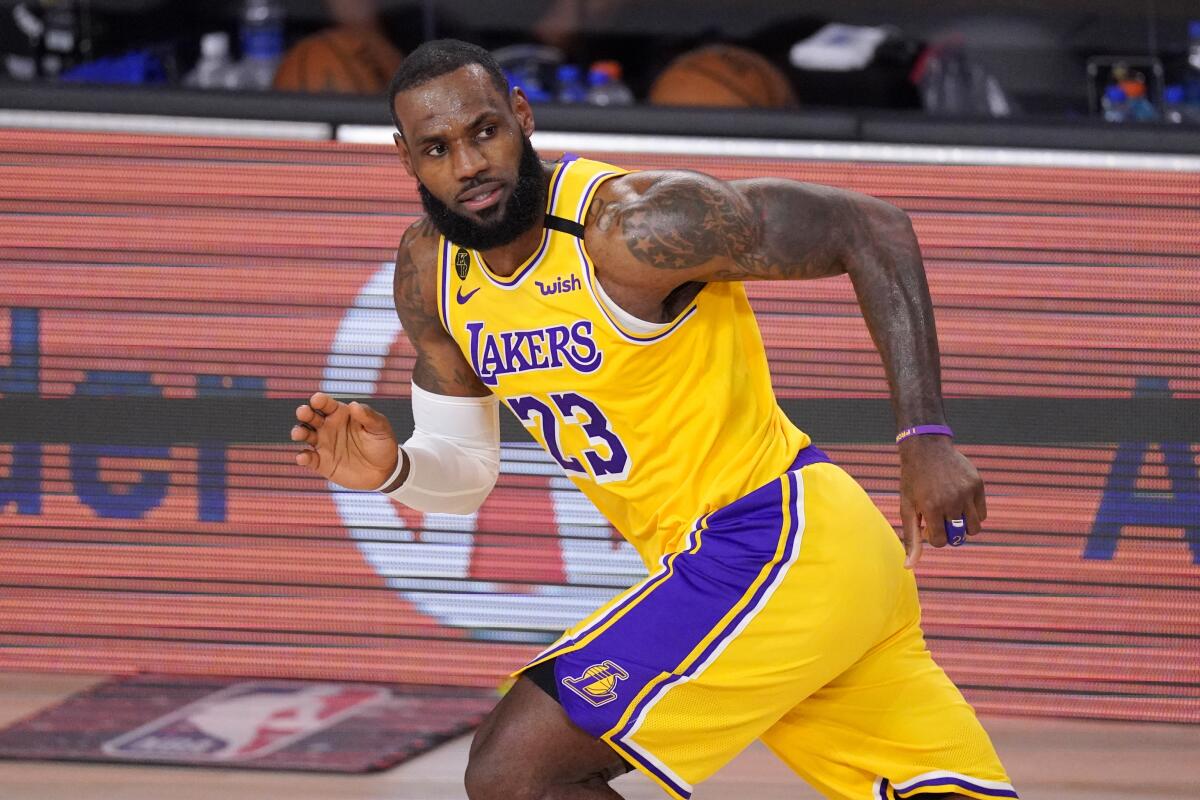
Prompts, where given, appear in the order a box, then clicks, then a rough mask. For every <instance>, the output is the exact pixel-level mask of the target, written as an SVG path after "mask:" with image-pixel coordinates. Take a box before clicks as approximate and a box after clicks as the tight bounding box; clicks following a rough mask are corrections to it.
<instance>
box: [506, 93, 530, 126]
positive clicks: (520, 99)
mask: <svg viewBox="0 0 1200 800" xmlns="http://www.w3.org/2000/svg"><path fill="white" fill-rule="evenodd" d="M508 103H509V106H510V107H511V108H512V112H513V116H515V117H516V118H517V124H518V125H520V126H521V130H522V131H523V132H524V133H525V135H526V136H532V135H533V127H534V126H533V106H531V105H530V104H529V98H528V97H526V96H525V92H524V91H523V90H522V89H521V87H520V86H514V87H513V88H512V90H511V91H510V92H509V95H508Z"/></svg>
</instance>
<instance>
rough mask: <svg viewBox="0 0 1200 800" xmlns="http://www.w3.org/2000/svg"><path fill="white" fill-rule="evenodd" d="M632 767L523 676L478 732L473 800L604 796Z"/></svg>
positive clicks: (470, 784) (471, 765) (598, 799)
mask: <svg viewBox="0 0 1200 800" xmlns="http://www.w3.org/2000/svg"><path fill="white" fill-rule="evenodd" d="M627 769H628V767H627V765H626V764H625V762H624V761H623V760H622V759H621V757H620V756H618V755H617V754H616V752H615V751H613V749H612V748H611V747H609V746H608V745H607V744H605V743H604V742H602V741H599V740H597V739H593V738H592V737H591V736H589V735H588V734H587V733H585V732H584V731H583V730H581V729H580V728H579V727H577V726H576V725H575V724H574V723H572V722H571V720H570V719H568V718H567V714H566V712H565V711H563V708H562V706H560V705H559V704H558V703H557V702H556V701H555V700H554V698H552V697H551V696H550V695H548V694H547V693H546V692H545V691H543V690H542V689H540V688H539V687H538V686H536V685H535V684H534V683H533V681H531V680H529V679H528V678H525V677H521V678H519V679H518V680H517V682H516V684H515V685H514V686H513V688H512V689H511V690H510V691H509V692H508V694H506V695H505V696H504V697H503V698H502V699H501V700H500V702H499V703H498V704H497V705H496V708H495V709H494V710H493V711H492V713H491V714H490V715H489V716H488V718H487V719H486V720H485V721H484V723H483V725H481V726H480V727H479V730H478V731H476V733H475V739H474V741H472V743H471V756H470V761H469V762H468V764H467V776H466V785H467V796H468V797H469V798H471V800H602V799H604V798H608V799H610V800H611V798H617V800H620V797H621V795H619V794H617V793H616V792H615V791H613V789H612V788H610V787H609V786H608V781H610V780H612V779H613V778H615V777H617V776H618V775H621V774H623V773H624V772H625V771H626V770H627Z"/></svg>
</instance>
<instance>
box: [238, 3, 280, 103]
mask: <svg viewBox="0 0 1200 800" xmlns="http://www.w3.org/2000/svg"><path fill="white" fill-rule="evenodd" d="M283 29H284V10H283V6H282V5H280V4H279V3H278V2H276V0H246V1H245V3H244V4H243V5H242V16H241V21H240V23H239V27H238V35H239V38H240V39H241V44H242V60H241V61H239V62H238V64H237V67H236V68H234V69H232V70H230V71H229V73H228V74H227V76H226V81H225V86H226V88H230V89H257V90H259V91H262V90H265V89H270V88H271V81H272V80H273V79H274V78H275V70H276V69H278V68H279V62H280V61H281V60H282V59H283Z"/></svg>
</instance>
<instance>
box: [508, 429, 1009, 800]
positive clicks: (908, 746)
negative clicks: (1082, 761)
mask: <svg viewBox="0 0 1200 800" xmlns="http://www.w3.org/2000/svg"><path fill="white" fill-rule="evenodd" d="M660 565H661V566H660V568H659V569H658V570H657V571H656V572H655V573H654V574H653V575H651V576H650V577H648V578H646V580H644V581H642V582H641V583H639V584H637V585H635V586H633V587H631V588H630V589H629V590H628V591H626V592H623V593H622V594H620V595H618V596H617V597H616V598H614V599H613V600H612V601H610V602H609V603H607V604H606V605H605V606H604V607H603V608H601V609H600V610H598V611H597V612H596V613H595V614H593V615H592V616H590V617H588V618H587V619H585V620H583V621H582V622H580V623H579V624H578V625H576V626H575V627H573V628H572V629H570V630H569V631H567V632H566V633H565V634H564V635H563V637H562V638H561V639H559V641H558V642H556V643H555V644H554V645H552V646H550V647H549V648H548V649H547V650H545V651H544V652H543V653H542V654H541V655H539V656H538V657H537V658H536V659H534V660H533V661H532V662H530V664H528V665H527V666H526V667H524V668H523V669H522V670H521V671H519V672H518V673H517V674H520V672H522V671H524V669H528V668H529V667H531V666H533V665H535V664H540V663H542V662H544V661H547V660H549V659H554V663H553V667H554V678H555V681H556V688H557V689H558V694H559V699H560V701H561V703H562V705H563V707H564V709H565V710H566V712H567V714H568V716H569V717H570V718H571V720H572V721H573V722H574V723H575V724H577V725H578V726H579V727H581V728H582V729H583V730H585V731H587V732H588V733H590V734H592V735H593V736H595V737H597V738H598V739H602V740H604V741H605V742H608V743H609V744H610V745H611V746H612V747H613V749H614V750H616V751H617V752H618V753H620V754H621V756H622V757H624V758H625V759H626V760H627V761H629V762H630V763H631V764H633V765H634V766H636V767H637V768H638V769H639V770H641V771H642V772H644V773H645V774H646V775H648V776H649V777H650V778H651V779H652V780H654V781H655V782H656V783H658V784H659V785H660V786H661V787H662V788H663V789H664V790H665V791H666V792H667V793H668V794H669V795H671V796H672V797H676V798H687V797H690V795H691V792H692V787H693V786H694V785H695V784H697V783H699V782H700V781H703V780H704V779H705V778H707V777H708V776H710V775H712V774H713V773H714V772H716V771H717V770H718V769H720V768H721V767H722V766H724V765H725V764H726V763H728V762H729V761H730V760H731V759H732V758H733V757H734V756H736V755H737V754H738V753H739V752H741V751H742V749H744V748H745V747H746V746H747V745H749V744H750V743H751V742H753V741H754V740H755V739H762V741H763V742H764V743H765V744H766V745H767V747H769V748H770V749H771V750H772V751H774V752H775V753H776V754H777V755H778V756H779V757H780V758H781V759H782V760H783V761H784V762H785V763H787V764H788V765H789V766H790V767H791V768H792V769H793V770H795V771H796V772H797V773H798V774H799V775H800V776H801V777H803V778H804V779H805V780H807V781H808V782H809V783H810V784H812V785H813V786H814V787H816V788H817V789H818V790H820V791H821V792H822V793H824V794H825V795H826V796H828V797H834V798H861V799H862V800H867V798H872V800H894V798H909V797H919V796H921V795H927V794H939V793H944V792H958V793H960V794H963V795H966V796H968V797H974V798H981V799H982V798H1014V797H1017V794H1016V792H1015V791H1014V790H1013V788H1012V786H1011V785H1010V782H1009V779H1008V777H1007V775H1006V774H1005V772H1004V768H1003V766H1001V764H1000V760H999V758H998V757H997V756H996V752H995V750H994V749H993V747H992V744H991V742H990V741H989V739H988V736H987V734H986V733H985V732H984V730H983V727H982V726H981V725H980V724H979V721H978V719H976V717H975V712H974V711H973V710H972V709H971V707H970V706H969V705H968V704H967V702H966V701H965V700H964V699H963V697H962V695H961V694H960V693H959V691H958V689H957V688H956V687H955V686H954V684H953V683H951V681H950V679H949V678H947V677H946V674H945V673H944V672H943V671H942V670H941V668H940V667H938V666H937V664H935V663H934V661H933V658H932V656H931V655H930V653H929V651H928V649H927V648H926V646H925V641H924V635H923V634H922V632H921V627H920V608H919V606H918V604H917V589H916V583H915V581H914V580H913V575H912V572H911V571H909V570H906V569H905V568H904V548H903V547H902V545H901V544H900V542H899V540H898V539H897V538H896V535H895V532H894V531H893V530H892V527H891V525H889V524H888V522H887V520H886V519H885V518H884V517H883V515H882V514H881V513H880V512H879V510H878V509H877V508H876V507H875V504H874V503H873V502H871V499H870V498H869V497H868V496H867V494H866V492H864V491H863V489H862V487H860V486H859V485H858V484H857V483H856V482H855V481H854V479H853V478H851V477H850V476H849V475H848V474H846V472H845V471H843V470H842V469H841V468H840V467H838V466H836V465H834V464H832V463H829V461H828V458H827V457H826V456H825V454H824V453H822V452H821V451H820V450H818V449H817V448H815V447H808V448H805V450H803V451H801V454H800V457H798V458H797V460H796V463H795V464H794V465H793V467H792V469H791V470H790V471H789V472H787V473H785V474H784V475H783V476H782V477H780V478H779V479H778V480H775V481H773V482H771V483H769V484H767V485H766V486H763V487H761V488H759V489H757V490H755V491H754V492H751V493H750V494H748V495H746V496H745V497H742V498H740V499H739V500H737V501H735V502H733V503H731V504H730V505H728V506H725V507H724V508H721V509H719V510H717V511H714V512H712V513H710V514H707V515H705V516H704V517H702V518H701V519H700V520H698V521H697V523H696V525H695V526H694V528H693V529H692V531H691V532H690V534H689V535H688V537H687V539H686V541H685V544H684V545H683V547H682V549H680V550H679V551H678V552H675V553H671V554H669V555H667V556H664V557H663V559H662V560H661V562H660Z"/></svg>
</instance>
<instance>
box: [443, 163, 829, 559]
mask: <svg viewBox="0 0 1200 800" xmlns="http://www.w3.org/2000/svg"><path fill="white" fill-rule="evenodd" d="M624 172H625V171H624V170H621V169H618V168H616V167H613V166H610V165H608V164H602V163H600V162H597V161H590V160H585V159H576V160H564V162H562V163H560V164H558V165H557V166H556V168H555V170H554V174H553V176H552V178H551V181H550V190H549V195H548V198H547V213H548V214H549V215H551V216H550V217H548V219H547V226H548V227H547V228H546V229H545V230H543V232H542V239H541V244H540V245H539V247H538V248H537V250H536V251H535V252H534V254H533V255H532V256H530V258H529V259H528V260H527V261H526V262H525V263H524V264H522V265H521V266H520V267H519V268H518V269H517V270H516V272H514V273H513V274H512V275H511V276H510V277H507V278H504V277H500V276H498V275H496V274H495V273H493V272H492V271H491V270H490V269H489V268H488V265H487V263H486V262H485V261H484V260H483V258H482V257H481V256H480V254H479V253H478V252H476V251H474V250H470V249H468V248H465V247H459V246H458V245H455V244H454V243H453V242H450V241H447V240H446V239H445V238H444V237H443V239H442V240H441V245H440V250H439V259H438V262H439V263H438V310H439V312H440V315H441V318H442V323H443V324H444V325H445V327H446V330H447V331H449V333H450V335H451V336H452V337H454V339H455V341H456V342H458V345H459V347H461V348H462V351H463V354H464V355H465V356H466V358H467V361H468V362H469V363H470V364H471V366H472V367H473V368H474V370H475V372H476V373H477V374H478V375H479V377H480V379H481V380H482V381H483V383H484V384H485V385H486V386H488V387H489V388H490V389H491V390H492V391H493V392H494V393H495V394H496V395H497V396H498V397H499V398H500V399H501V400H502V401H503V402H504V403H505V404H506V405H507V406H508V407H509V409H510V410H511V411H512V412H513V413H514V414H515V415H516V416H517V418H518V419H520V420H521V422H522V423H523V424H524V425H525V426H526V428H527V429H528V430H529V431H530V433H531V434H532V435H533V437H534V438H535V439H536V440H537V441H538V442H539V443H540V444H541V445H542V447H544V448H545V449H546V451H547V452H548V453H549V454H550V455H551V456H552V457H553V458H554V459H555V460H556V461H557V462H558V463H559V464H560V465H561V466H562V468H563V470H564V471H565V472H566V473H567V475H568V476H569V477H570V478H571V479H572V480H573V482H574V483H575V485H576V486H578V487H579V489H580V490H582V491H583V493H584V494H585V495H587V497H588V498H589V499H590V500H591V501H592V502H593V503H595V505H596V507H597V508H598V509H599V510H600V512H601V513H602V514H603V515H604V516H605V517H606V518H607V519H608V520H609V521H610V522H611V523H612V525H613V527H615V528H616V529H617V530H618V531H619V532H620V533H621V534H622V535H623V536H624V537H625V538H626V539H628V540H629V542H630V543H631V544H633V546H634V547H635V548H636V549H637V550H638V552H639V553H640V554H641V556H642V558H643V560H644V561H646V563H647V564H650V563H653V562H655V561H657V560H658V558H659V557H661V556H662V555H663V554H664V553H668V552H672V551H673V550H674V549H675V548H676V546H677V545H679V544H680V543H681V540H682V537H683V536H684V535H686V533H687V531H688V528H689V526H690V524H691V523H693V522H694V521H695V520H696V518H697V517H699V516H700V515H702V514H706V513H708V512H710V511H713V510H715V509H717V508H720V507H722V506H725V505H727V504H729V503H730V502H732V501H733V500H736V499H737V498H739V497H741V496H743V495H745V494H747V493H748V492H750V491H752V490H754V489H756V488H757V487H759V486H761V485H763V484H765V483H767V482H768V481H771V480H774V479H776V478H778V477H779V475H781V474H782V473H783V472H784V471H786V470H787V468H788V466H789V465H790V464H791V462H792V460H793V459H794V458H795V456H796V453H797V452H798V451H799V450H800V449H801V448H803V447H805V446H807V445H808V444H809V437H808V436H807V435H806V434H805V433H804V432H802V431H801V430H799V429H798V428H796V426H794V425H793V424H792V423H791V421H790V420H788V418H787V417H786V416H785V415H784V413H783V411H782V410H781V409H780V408H779V404H778V403H777V402H776V400H775V393H774V391H773V390H772V388H771V376H770V372H769V371H768V368H767V358H766V352H765V350H764V348H763V343H762V337H761V336H760V334H759V331H758V324H757V323H756V322H755V319H754V314H753V312H752V311H751V310H750V304H749V302H748V301H747V299H746V292H745V289H744V288H743V286H742V285H741V284H740V283H725V282H721V283H710V284H708V285H707V286H705V288H704V289H703V290H702V291H701V292H700V293H699V294H698V295H697V296H696V299H695V300H694V301H693V302H692V303H691V304H690V305H689V306H688V307H687V308H685V309H684V310H683V311H682V312H680V314H679V315H678V316H677V317H676V318H675V319H674V320H672V321H671V322H670V323H667V324H664V325H660V326H653V329H649V328H650V327H651V326H639V327H640V328H645V329H640V330H635V329H633V328H632V327H631V325H629V324H625V323H623V322H622V321H621V318H622V317H624V318H625V320H626V322H629V317H628V315H625V314H623V312H622V311H621V310H620V309H615V308H614V307H613V305H612V303H611V301H609V300H608V299H607V297H606V296H605V295H604V294H603V289H602V288H601V287H600V286H599V284H598V282H597V279H596V267H595V265H594V264H593V263H592V261H591V260H590V258H589V256H588V254H587V251H586V248H585V246H584V242H583V238H582V235H583V227H582V223H583V220H584V219H585V216H586V214H587V208H588V204H589V203H590V202H591V200H592V197H593V196H594V195H595V193H596V189H597V187H599V185H600V184H601V183H602V182H603V181H605V180H606V179H608V178H611V177H614V176H617V175H621V174H624Z"/></svg>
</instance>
